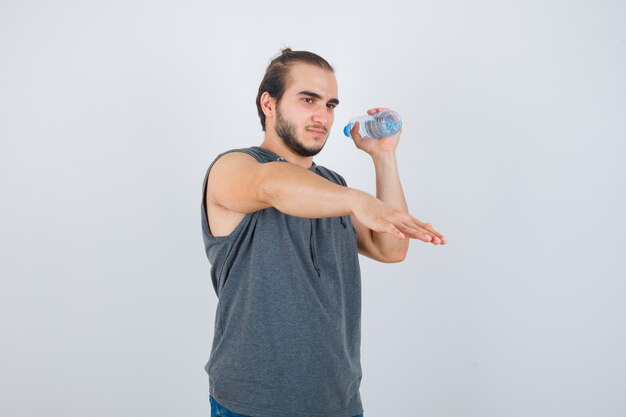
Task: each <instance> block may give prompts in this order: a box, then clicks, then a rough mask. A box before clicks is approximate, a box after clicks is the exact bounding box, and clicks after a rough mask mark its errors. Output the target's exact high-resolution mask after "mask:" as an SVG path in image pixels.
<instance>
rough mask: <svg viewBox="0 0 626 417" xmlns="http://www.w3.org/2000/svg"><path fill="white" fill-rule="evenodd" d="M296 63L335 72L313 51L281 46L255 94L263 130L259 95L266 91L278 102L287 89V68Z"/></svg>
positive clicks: (263, 120)
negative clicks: (278, 53) (295, 49)
mask: <svg viewBox="0 0 626 417" xmlns="http://www.w3.org/2000/svg"><path fill="white" fill-rule="evenodd" d="M297 63H303V64H311V65H316V66H318V67H320V68H322V69H325V70H328V71H330V72H333V73H334V72H335V70H334V69H333V67H332V66H331V65H330V64H329V63H328V62H327V61H326V60H325V59H324V58H322V57H321V56H319V55H316V54H314V53H313V52H308V51H292V50H291V48H283V49H282V50H281V54H280V55H279V56H277V57H276V58H274V59H272V61H271V62H270V64H269V65H268V67H267V70H266V71H265V76H264V77H263V80H262V81H261V85H260V86H259V92H258V94H257V96H256V108H257V111H258V112H259V118H260V119H261V126H262V127H263V131H265V113H263V109H262V108H261V96H262V95H263V93H264V92H266V91H267V92H268V93H269V95H270V96H271V97H273V98H275V99H276V103H278V102H279V101H280V99H281V98H282V96H283V94H284V93H285V90H286V89H287V84H288V77H289V69H290V68H291V66H292V65H294V64H297Z"/></svg>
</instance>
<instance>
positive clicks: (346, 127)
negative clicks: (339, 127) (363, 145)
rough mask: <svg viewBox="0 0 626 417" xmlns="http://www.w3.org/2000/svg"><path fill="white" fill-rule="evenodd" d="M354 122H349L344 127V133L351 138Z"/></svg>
mask: <svg viewBox="0 0 626 417" xmlns="http://www.w3.org/2000/svg"><path fill="white" fill-rule="evenodd" d="M352 126H353V124H352V123H348V124H347V125H346V126H345V127H344V128H343V134H344V135H346V136H347V137H349V138H351V137H352V136H350V130H352Z"/></svg>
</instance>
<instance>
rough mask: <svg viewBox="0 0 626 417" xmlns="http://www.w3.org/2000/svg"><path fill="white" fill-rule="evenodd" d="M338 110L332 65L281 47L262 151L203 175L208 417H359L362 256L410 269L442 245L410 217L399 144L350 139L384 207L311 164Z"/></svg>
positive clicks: (264, 114) (228, 158) (264, 105)
mask: <svg viewBox="0 0 626 417" xmlns="http://www.w3.org/2000/svg"><path fill="white" fill-rule="evenodd" d="M338 104H339V100H338V99H337V81H336V79H335V75H334V72H333V68H332V67H331V66H330V64H328V62H326V61H325V60H324V59H323V58H321V57H319V56H318V55H315V54H313V53H310V52H306V51H292V50H291V49H289V48H286V49H284V50H283V51H282V54H281V55H280V56H278V57H277V58H275V59H274V60H273V61H272V62H271V63H270V65H269V66H268V68H267V71H266V74H265V77H264V79H263V81H262V82H261V85H260V87H259V91H258V96H257V108H258V112H259V117H260V119H261V125H262V127H263V130H264V131H265V138H264V140H263V142H262V143H261V144H260V146H253V147H250V148H243V149H231V150H229V151H226V152H224V153H222V154H220V155H219V156H218V157H217V158H216V159H215V160H214V161H213V163H212V164H211V166H210V167H209V169H208V170H207V173H206V176H205V180H204V189H203V202H202V231H203V237H204V243H205V248H206V253H207V256H208V258H209V261H210V262H211V280H212V283H213V287H214V289H215V291H216V294H217V296H218V299H219V302H218V307H217V312H216V317H215V335H214V339H213V346H212V350H211V356H210V358H209V361H208V363H207V364H206V366H205V370H206V371H207V373H208V375H209V394H210V397H209V400H210V402H211V409H212V416H217V415H229V416H230V415H234V416H240V415H245V416H251V417H311V416H319V417H321V416H324V417H353V416H357V415H361V413H363V407H362V404H361V399H360V394H359V386H360V381H361V364H360V336H361V332H360V323H361V322H360V320H361V277H360V269H359V260H358V253H361V254H362V255H365V256H368V257H370V258H373V259H376V260H378V261H380V262H401V261H402V260H404V258H405V256H406V253H407V249H408V245H409V239H408V238H414V239H419V240H422V241H424V242H430V243H432V244H435V245H438V244H445V243H446V241H445V238H444V237H443V236H442V235H441V234H440V233H438V232H436V231H435V230H434V229H433V228H432V225H430V224H428V223H423V222H421V221H419V220H417V219H416V218H414V217H413V216H412V215H411V214H409V212H408V209H407V204H406V201H405V199H404V195H403V192H402V186H401V185H400V179H399V176H398V169H397V163H396V155H395V152H396V147H397V146H398V142H399V140H400V133H398V134H397V135H395V136H392V137H387V138H383V139H363V138H361V136H360V135H359V134H358V125H356V126H354V128H353V129H352V131H351V135H352V139H353V141H354V143H355V145H356V147H357V148H358V149H360V150H362V151H364V152H367V153H368V154H369V155H370V156H371V157H372V160H373V163H374V168H375V170H376V195H377V197H373V196H371V195H369V194H367V193H365V192H362V191H359V190H356V189H352V188H349V187H347V186H346V183H345V181H344V179H343V177H341V175H339V174H337V173H336V172H334V171H332V170H330V169H327V168H325V167H322V166H320V165H317V164H315V162H313V156H315V155H317V154H318V153H319V152H320V151H321V150H322V148H323V147H324V144H325V143H326V140H327V138H328V132H329V131H330V128H331V126H332V124H333V121H334V109H335V107H336V106H337V105H338ZM380 110H383V109H381V108H377V109H372V110H370V111H369V113H370V114H373V113H376V112H378V111H380ZM228 412H230V413H231V414H227V413H228Z"/></svg>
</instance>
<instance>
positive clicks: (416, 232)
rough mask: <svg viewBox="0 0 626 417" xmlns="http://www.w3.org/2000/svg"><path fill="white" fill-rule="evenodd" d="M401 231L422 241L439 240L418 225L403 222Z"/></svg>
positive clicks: (435, 242)
mask: <svg viewBox="0 0 626 417" xmlns="http://www.w3.org/2000/svg"><path fill="white" fill-rule="evenodd" d="M403 226H404V227H403V231H404V233H405V234H406V235H407V236H409V237H412V238H414V239H419V240H421V241H423V242H427V243H428V242H432V243H434V244H438V243H439V242H438V241H437V240H436V239H437V237H435V236H432V234H431V233H429V232H428V231H427V230H424V229H422V228H419V227H415V226H414V225H412V224H406V223H403Z"/></svg>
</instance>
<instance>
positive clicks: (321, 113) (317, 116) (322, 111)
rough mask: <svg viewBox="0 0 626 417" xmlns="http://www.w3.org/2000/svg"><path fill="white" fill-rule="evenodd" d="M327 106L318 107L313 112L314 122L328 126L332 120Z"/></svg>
mask: <svg viewBox="0 0 626 417" xmlns="http://www.w3.org/2000/svg"><path fill="white" fill-rule="evenodd" d="M327 110H328V109H327V108H326V106H323V107H318V108H317V109H316V110H315V113H313V117H312V119H313V123H315V124H317V125H322V126H325V127H328V126H327V125H328V121H329V120H330V118H329V115H328V112H327Z"/></svg>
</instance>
